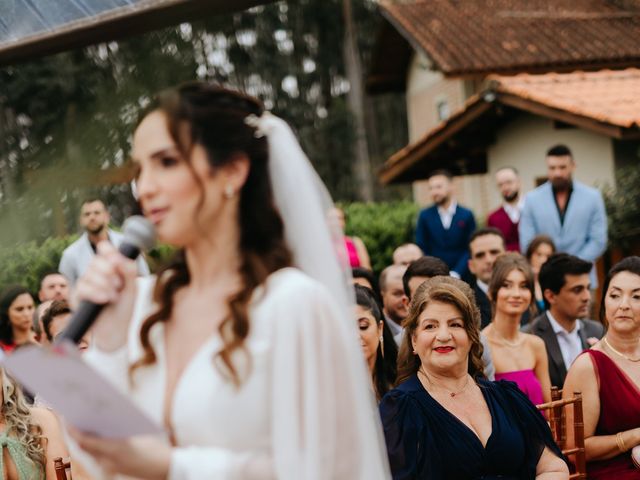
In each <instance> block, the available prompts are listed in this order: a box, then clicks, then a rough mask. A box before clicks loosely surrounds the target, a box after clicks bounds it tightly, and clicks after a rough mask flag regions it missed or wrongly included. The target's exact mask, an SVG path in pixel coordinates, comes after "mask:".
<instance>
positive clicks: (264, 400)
mask: <svg viewBox="0 0 640 480" xmlns="http://www.w3.org/2000/svg"><path fill="white" fill-rule="evenodd" d="M132 157H133V160H134V162H135V163H136V165H137V168H138V173H137V177H136V190H137V195H138V197H139V201H140V204H141V207H142V210H143V212H144V214H145V216H146V217H147V218H148V219H149V220H150V221H151V222H153V223H154V225H155V227H156V230H157V234H158V237H159V239H160V240H161V241H163V242H166V243H169V244H172V245H175V246H177V247H178V248H179V249H180V253H179V255H178V257H177V259H176V260H175V262H174V263H173V264H172V265H171V266H169V267H168V268H166V269H165V270H163V271H162V272H160V273H159V274H158V275H157V277H148V278H146V279H139V280H137V281H136V268H135V263H134V262H132V261H130V260H127V259H125V258H124V257H122V256H121V255H120V254H119V253H118V252H117V251H116V250H115V249H114V248H113V247H112V246H111V245H110V244H108V243H101V244H99V245H98V255H97V256H96V258H95V260H94V262H93V263H92V265H91V267H90V268H89V270H88V272H87V274H86V275H85V276H84V277H83V278H82V279H81V280H80V281H79V283H78V285H77V290H76V296H77V298H78V300H89V301H93V302H95V303H109V305H108V306H107V307H106V308H105V309H104V310H103V313H102V315H101V317H100V318H99V319H98V321H97V323H96V324H95V326H94V328H93V334H94V345H95V347H94V348H93V349H92V351H90V352H88V353H87V354H86V357H87V359H88V361H89V362H90V363H91V364H92V365H93V366H95V368H96V369H97V370H99V371H101V372H102V373H104V374H105V375H106V376H107V377H108V378H109V379H110V380H111V381H112V382H113V383H115V384H116V385H117V386H119V388H120V389H122V390H123V391H124V392H126V393H127V395H129V396H130V398H132V399H133V400H134V402H136V403H137V404H138V405H139V406H141V407H142V408H143V409H144V410H145V411H146V412H148V414H149V415H150V416H152V417H153V418H154V419H155V420H156V421H157V422H158V423H161V424H163V425H164V427H165V429H166V431H167V432H168V440H167V441H161V440H157V439H153V438H147V437H145V438H130V439H124V440H108V439H104V438H98V437H96V436H92V435H90V434H87V433H81V432H72V435H73V437H74V438H75V440H76V441H77V442H78V444H79V446H80V447H81V448H82V449H83V450H85V451H86V452H88V453H89V454H90V455H91V456H92V457H94V459H95V460H96V461H97V462H98V463H99V464H100V465H101V466H102V467H103V469H104V470H105V471H106V472H108V473H115V474H122V475H127V476H131V477H136V478H144V479H165V478H169V479H172V480H174V479H175V480H178V479H180V480H181V479H185V480H187V479H188V480H195V479H198V480H200V479H214V478H224V479H271V478H278V479H295V480H299V479H320V478H322V479H330V478H331V479H367V480H368V479H382V478H388V477H389V473H388V466H387V465H386V453H385V452H384V443H383V442H384V440H383V438H382V435H381V431H380V428H379V425H378V420H377V415H376V411H375V404H374V400H373V393H372V391H371V388H370V386H369V385H368V381H367V374H366V369H365V365H364V362H363V361H362V358H361V354H360V350H359V348H358V344H357V334H356V329H355V327H354V324H353V322H352V321H351V319H350V312H349V309H348V308H349V303H351V302H352V299H351V298H350V296H349V290H348V289H347V287H346V277H345V275H344V274H343V270H342V268H341V266H340V262H339V259H338V258H337V257H338V255H336V253H335V252H336V245H338V244H339V242H340V240H339V238H340V237H339V236H336V237H332V236H331V235H330V233H329V230H328V227H327V225H326V222H325V220H324V219H325V218H326V215H325V212H326V211H327V209H328V208H329V206H330V202H329V201H326V202H324V204H323V201H324V200H325V199H328V196H327V195H326V192H325V191H324V190H323V186H322V185H321V183H320V182H319V179H318V178H317V176H316V174H315V172H314V171H313V169H312V168H311V166H310V164H309V162H308V160H307V159H306V157H305V156H304V154H303V152H302V151H301V149H300V147H299V145H298V143H297V141H296V140H295V137H294V136H293V134H292V132H291V130H290V129H289V127H288V126H287V125H286V124H285V123H284V122H283V121H282V120H280V119H278V118H276V117H273V116H271V115H269V114H268V113H265V112H264V111H263V109H262V106H261V105H260V104H259V102H258V101H257V100H255V99H253V98H251V97H248V96H245V95H242V94H240V93H237V92H233V91H230V90H226V89H223V88H220V87H214V86H210V85H206V84H203V83H191V84H186V85H183V86H180V87H177V88H175V89H173V90H170V91H167V92H164V93H162V94H160V95H159V96H158V98H157V100H156V102H155V104H154V105H153V108H151V109H150V110H149V111H148V113H147V114H146V116H144V117H143V119H142V121H141V122H140V123H139V125H138V127H137V129H136V131H135V133H134V137H133V151H132ZM332 238H336V240H335V241H334V240H332Z"/></svg>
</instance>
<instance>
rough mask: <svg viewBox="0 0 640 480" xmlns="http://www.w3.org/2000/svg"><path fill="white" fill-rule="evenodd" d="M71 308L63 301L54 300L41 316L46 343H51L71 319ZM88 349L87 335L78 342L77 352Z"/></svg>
mask: <svg viewBox="0 0 640 480" xmlns="http://www.w3.org/2000/svg"><path fill="white" fill-rule="evenodd" d="M71 313H72V312H71V307H69V304H68V303H67V302H66V301H64V300H54V301H53V303H52V304H51V306H50V307H49V308H48V309H47V310H46V311H45V312H44V315H43V316H42V327H43V330H44V333H45V336H46V338H47V342H49V343H53V341H54V340H55V339H56V338H57V337H58V335H60V334H61V333H62V332H63V330H64V329H65V328H67V325H68V324H69V320H70V319H71ZM87 348H89V334H87V335H85V336H84V337H83V338H82V339H81V340H80V341H79V342H78V350H81V351H84V350H86V349H87Z"/></svg>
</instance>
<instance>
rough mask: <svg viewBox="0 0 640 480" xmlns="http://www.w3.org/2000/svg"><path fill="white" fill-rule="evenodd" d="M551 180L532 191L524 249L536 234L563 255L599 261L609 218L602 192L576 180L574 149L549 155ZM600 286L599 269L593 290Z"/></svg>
mask: <svg viewBox="0 0 640 480" xmlns="http://www.w3.org/2000/svg"><path fill="white" fill-rule="evenodd" d="M546 162H547V176H548V181H547V182H545V183H543V184H542V185H540V186H539V187H538V188H536V189H535V190H533V191H531V192H529V193H528V194H527V195H526V197H525V200H524V208H523V211H522V215H521V217H520V226H519V234H520V248H521V249H522V251H523V252H525V251H526V250H527V247H528V246H529V243H531V240H533V238H534V237H535V236H536V235H540V234H546V235H549V236H550V237H551V238H552V239H553V241H554V243H555V244H556V249H557V251H559V252H566V253H569V254H571V255H575V256H576V257H579V258H581V259H583V260H586V261H588V262H592V263H595V261H596V260H597V259H598V257H600V255H602V253H603V252H604V250H605V248H606V246H607V215H606V213H605V209H604V202H603V200H602V195H601V194H600V192H599V191H598V190H597V189H595V188H592V187H589V186H587V185H585V184H583V183H580V182H578V181H576V180H574V179H573V177H572V175H573V171H574V169H575V162H574V160H573V156H572V155H571V150H569V148H567V147H566V146H565V145H556V146H555V147H552V148H550V149H549V151H548V152H547V158H546ZM596 286H597V280H596V275H595V268H594V269H592V270H591V288H595V287H596Z"/></svg>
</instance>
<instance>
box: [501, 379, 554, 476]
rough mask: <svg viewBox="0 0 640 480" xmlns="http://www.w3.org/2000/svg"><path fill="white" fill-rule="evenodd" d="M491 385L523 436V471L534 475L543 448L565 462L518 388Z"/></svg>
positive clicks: (541, 419)
mask: <svg viewBox="0 0 640 480" xmlns="http://www.w3.org/2000/svg"><path fill="white" fill-rule="evenodd" d="M493 384H494V385H495V387H496V388H497V389H499V390H500V392H501V394H502V396H503V397H504V399H505V400H506V402H505V403H506V406H507V407H506V408H507V409H508V412H509V414H510V416H511V418H512V419H513V420H515V421H516V422H517V423H518V426H519V427H520V431H521V432H522V434H523V435H524V440H525V444H526V447H527V448H526V451H527V455H526V458H525V465H523V467H524V470H525V471H526V472H527V473H529V474H531V473H533V474H534V475H535V471H536V467H537V466H538V461H539V460H540V457H541V456H542V452H543V451H544V449H545V447H547V448H548V449H549V450H550V451H551V452H552V453H553V454H555V455H556V456H557V457H558V458H561V459H562V460H563V461H565V462H566V461H567V460H566V458H565V457H564V455H562V451H561V450H560V448H558V445H557V444H556V442H555V441H554V440H553V435H552V434H551V429H550V428H549V425H548V424H547V421H546V420H545V418H544V417H543V416H542V414H541V413H540V411H539V410H538V409H537V408H536V407H535V405H534V404H533V403H531V400H529V398H528V397H527V396H526V395H525V394H524V393H523V392H522V391H521V390H520V389H519V388H518V386H517V385H516V384H515V383H513V382H509V381H505V380H501V381H499V382H493ZM505 413H506V412H505Z"/></svg>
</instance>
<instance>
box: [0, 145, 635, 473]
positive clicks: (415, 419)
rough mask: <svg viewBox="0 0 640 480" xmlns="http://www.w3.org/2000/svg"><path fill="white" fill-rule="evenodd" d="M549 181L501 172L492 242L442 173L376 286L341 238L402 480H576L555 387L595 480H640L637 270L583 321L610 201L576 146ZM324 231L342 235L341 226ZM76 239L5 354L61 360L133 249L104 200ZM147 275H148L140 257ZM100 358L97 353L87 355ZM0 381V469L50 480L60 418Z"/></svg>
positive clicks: (11, 323) (358, 253) (5, 314)
mask: <svg viewBox="0 0 640 480" xmlns="http://www.w3.org/2000/svg"><path fill="white" fill-rule="evenodd" d="M547 167H548V176H549V178H548V180H549V181H548V182H547V183H545V184H543V185H542V186H540V187H539V188H537V189H536V190H534V191H533V192H531V193H530V194H529V195H527V196H526V198H524V199H523V198H522V196H521V194H520V184H519V179H518V175H517V172H516V171H515V169H512V168H504V169H501V170H499V171H498V172H497V174H496V183H497V186H498V189H499V190H500V193H501V195H502V197H503V200H504V203H503V205H502V206H501V207H500V208H499V209H497V210H496V211H495V212H492V214H491V215H489V217H488V220H487V223H488V226H486V227H483V228H476V222H475V219H474V216H473V213H472V212H471V210H468V209H465V208H463V207H461V206H460V205H458V204H457V202H456V200H455V197H454V195H453V186H452V182H451V180H452V178H451V175H450V174H449V173H448V172H444V171H438V172H435V173H434V175H432V177H431V178H430V179H429V187H430V189H431V193H432V197H433V201H434V206H433V207H431V208H428V209H425V210H423V211H422V212H421V213H420V216H419V218H418V224H417V228H416V243H415V244H414V243H407V244H404V245H400V246H398V248H396V250H395V251H394V253H393V263H392V264H391V265H389V266H387V267H386V268H385V269H384V270H382V272H381V273H380V275H379V276H376V275H375V274H374V273H373V272H372V271H371V263H370V260H369V255H368V253H367V251H366V248H365V246H364V243H363V242H362V240H361V239H359V238H358V237H345V250H346V253H347V257H348V260H349V263H350V264H351V266H352V274H353V275H352V277H353V283H354V289H355V305H354V316H355V320H356V322H357V326H358V330H359V334H360V343H361V348H362V355H363V357H364V360H365V363H366V365H367V367H368V370H369V373H370V378H371V388H372V390H373V391H374V393H375V397H376V399H377V401H378V404H379V413H380V418H381V421H382V426H383V431H384V436H385V440H386V447H387V455H388V460H389V463H390V466H391V473H392V476H393V478H394V479H453V478H455V479H466V478H469V479H476V478H483V479H494V478H505V479H526V478H540V479H566V478H568V475H569V472H570V470H571V468H572V465H571V463H570V462H569V461H568V460H567V459H566V458H565V457H564V456H563V454H562V452H561V451H560V450H559V448H558V446H557V445H556V443H555V442H554V439H553V437H552V434H551V431H550V429H549V426H548V424H547V421H546V418H545V416H544V415H543V414H542V413H540V412H539V411H538V409H536V405H539V404H542V403H545V402H548V401H549V400H550V392H551V387H552V386H555V387H558V388H560V389H562V390H563V395H564V396H566V397H568V396H571V395H572V394H573V392H578V391H580V392H582V395H583V405H584V422H585V448H586V457H587V461H588V478H593V479H606V478H614V477H615V478H620V479H640V466H639V465H640V464H639V463H638V462H640V258H639V257H629V258H626V259H624V260H622V261H621V262H619V263H618V264H616V265H615V266H614V267H613V268H612V269H611V270H610V271H609V273H608V275H607V277H606V281H605V283H604V286H603V290H602V300H601V305H600V308H599V311H600V319H599V321H595V320H591V319H589V316H590V313H591V312H592V311H593V305H592V299H593V297H592V294H593V289H594V286H595V280H594V278H595V277H594V264H593V262H594V261H595V260H596V259H597V257H598V256H599V255H601V253H602V251H603V249H604V246H605V244H606V218H604V210H603V208H602V205H601V198H600V197H598V195H596V193H597V192H596V193H594V192H595V191H594V190H593V189H591V188H589V187H586V186H584V185H582V184H580V183H579V182H577V181H575V180H573V179H572V176H571V174H572V172H573V169H574V167H575V164H574V160H573V158H572V156H571V152H570V151H569V150H568V149H567V148H566V147H564V146H556V147H553V148H552V149H550V150H549V152H548V155H547ZM225 195H226V193H225ZM229 198H233V197H231V196H229ZM330 216H331V222H330V223H333V224H334V225H337V226H338V227H339V228H340V229H344V212H342V211H341V210H339V209H336V210H334V211H332V212H331V214H330ZM80 223H81V225H82V226H83V228H84V230H85V231H84V233H83V235H82V236H81V237H80V238H79V239H78V241H77V242H75V243H74V244H72V245H71V246H70V247H69V248H68V249H67V250H65V252H64V253H63V255H62V260H61V263H60V266H59V268H60V271H56V272H50V273H47V274H46V275H44V276H43V278H42V280H41V286H40V290H39V292H38V294H37V299H38V305H36V301H35V299H34V297H33V296H32V295H31V293H30V292H29V291H28V290H27V289H26V288H24V287H21V286H14V287H10V288H8V289H6V290H5V291H4V292H3V293H2V295H1V296H0V348H1V349H2V350H3V351H4V352H5V353H6V354H11V353H12V352H13V351H15V350H16V349H18V348H20V347H22V346H24V345H38V344H42V345H46V344H50V343H53V342H54V341H55V339H56V337H58V335H60V333H61V332H62V331H63V330H64V328H65V327H66V326H67V324H68V322H69V318H70V317H71V315H72V308H71V306H70V304H69V296H70V291H71V289H72V288H73V287H74V283H75V282H76V281H77V280H78V278H80V277H81V276H82V275H83V273H84V272H85V271H86V269H87V264H88V263H89V262H90V261H91V260H92V258H93V257H94V256H95V255H96V252H97V251H98V250H99V247H98V246H97V245H98V243H99V242H101V241H105V240H106V241H108V243H110V244H111V245H112V246H117V244H118V243H119V242H120V241H121V237H120V235H119V234H118V233H117V232H115V231H113V230H111V229H110V228H109V226H108V225H109V216H108V213H107V208H106V206H105V204H104V203H103V202H102V201H101V200H99V199H89V200H87V202H85V203H83V205H82V210H81V215H80ZM520 252H522V253H520ZM98 253H99V252H98ZM111 255H112V254H111ZM136 268H137V273H138V274H141V275H145V274H147V273H148V267H147V266H146V264H145V263H144V259H143V258H142V257H140V258H139V259H138V260H137V267H136ZM136 268H134V270H136ZM135 273H136V272H135V271H134V272H133V273H132V274H133V276H135ZM93 275H95V273H94V274H93ZM171 281H173V280H171ZM293 281H294V282H295V283H297V282H299V281H300V279H298V278H294V279H293ZM292 285H293V283H292ZM152 317H153V316H152ZM152 317H150V318H152ZM91 343H92V339H91V337H89V336H87V337H86V338H85V339H83V341H82V342H80V344H79V348H80V349H81V350H83V351H84V350H87V349H90V346H91ZM94 356H95V355H94ZM209 367H211V365H209V366H208V367H207V368H209ZM203 368H204V367H203ZM0 378H1V380H2V392H1V401H2V410H1V412H0V424H2V425H3V428H2V433H1V434H0V446H1V448H3V449H5V450H3V452H2V455H0V458H1V459H2V460H0V465H6V466H2V467H1V469H2V470H3V471H6V472H8V476H7V478H21V479H22V478H47V479H53V478H55V477H54V475H55V473H54V472H53V470H52V468H53V467H52V461H51V460H52V458H54V457H58V456H60V457H66V456H68V449H67V446H66V445H65V441H64V439H63V437H62V434H61V427H60V422H59V419H57V418H56V416H55V414H54V413H53V412H51V411H50V410H49V409H47V408H46V407H43V406H42V405H40V403H39V401H38V398H37V396H36V398H35V399H34V398H33V395H30V394H29V392H23V391H22V389H21V388H20V386H19V385H17V384H16V382H15V381H14V380H12V379H11V377H10V376H9V375H8V373H7V372H5V371H4V370H1V369H0ZM501 380H506V381H501ZM571 415H572V413H571V411H569V417H571ZM570 420H571V418H569V421H570ZM567 433H568V434H569V436H570V437H571V434H572V432H571V430H570V429H567ZM171 434H172V435H173V434H174V433H173V432H171ZM572 441H573V439H572V438H569V443H571V442H572ZM636 447H637V448H636ZM634 449H635V450H634ZM91 453H92V454H96V455H97V453H96V452H91ZM194 458H196V457H194ZM198 458H200V457H198ZM202 458H204V457H202ZM207 461H208V460H207ZM2 462H6V464H3V463H2ZM196 470H197V469H196ZM83 475H86V474H85V473H84V472H80V474H79V475H77V477H79V478H83Z"/></svg>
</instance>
